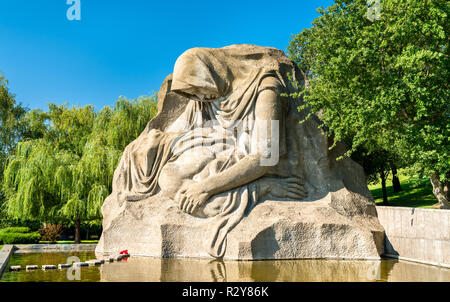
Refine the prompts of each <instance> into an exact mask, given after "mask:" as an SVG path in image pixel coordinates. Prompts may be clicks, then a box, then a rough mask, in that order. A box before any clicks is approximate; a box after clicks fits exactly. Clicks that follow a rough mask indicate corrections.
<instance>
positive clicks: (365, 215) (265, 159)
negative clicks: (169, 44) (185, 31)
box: [97, 45, 384, 259]
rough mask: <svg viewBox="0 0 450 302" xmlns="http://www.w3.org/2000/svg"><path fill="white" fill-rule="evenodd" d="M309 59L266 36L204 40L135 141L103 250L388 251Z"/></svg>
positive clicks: (195, 253) (299, 254)
mask: <svg viewBox="0 0 450 302" xmlns="http://www.w3.org/2000/svg"><path fill="white" fill-rule="evenodd" d="M292 80H297V81H299V80H301V78H299V70H298V69H297V67H296V66H295V64H294V63H293V62H292V61H290V60H289V59H288V58H287V57H286V56H285V55H284V53H283V52H282V51H280V50H277V49H274V48H268V47H260V46H254V45H232V46H228V47H223V48H193V49H190V50H188V51H186V52H185V53H183V54H182V55H181V56H180V57H179V58H178V60H177V61H176V63H175V67H174V72H173V74H172V75H169V76H168V77H167V78H166V80H165V81H164V83H163V85H162V86H161V89H160V91H159V95H158V112H159V113H158V115H157V116H156V117H155V118H154V119H152V120H151V121H150V122H149V123H148V125H147V127H146V129H145V130H144V131H143V132H142V134H141V135H140V136H139V137H138V138H137V139H136V140H135V141H133V142H132V143H130V144H129V145H128V146H127V148H126V149H125V151H124V153H123V156H122V158H121V161H120V163H119V166H118V167H117V169H116V171H115V173H114V179H113V192H112V194H111V195H110V196H109V197H108V198H107V199H106V200H105V202H104V204H103V207H102V212H103V216H104V220H103V234H102V237H101V239H100V242H99V244H98V246H97V252H98V253H101V254H110V253H115V252H117V251H119V250H121V249H124V248H126V249H128V250H129V251H130V254H132V255H146V256H161V257H176V256H182V257H214V258H228V259H271V258H281V259H282V258H326V257H343V258H378V257H379V255H380V253H381V252H382V249H383V236H384V231H383V228H382V227H381V225H380V224H379V222H378V219H377V217H376V210H375V206H374V203H373V199H372V197H371V195H370V192H369V191H368V189H367V186H366V184H365V178H364V173H363V171H362V169H361V167H360V166H359V165H357V164H356V163H354V162H353V161H351V160H350V159H348V158H345V159H343V160H341V161H336V157H337V156H338V155H341V154H342V152H343V148H342V146H340V145H339V144H338V146H337V147H335V148H333V149H332V150H331V151H330V150H328V147H329V146H330V142H329V141H328V139H327V138H326V137H325V136H324V135H323V133H322V132H321V130H320V129H319V127H318V126H319V124H320V122H319V120H318V119H317V117H316V116H314V115H313V117H312V118H310V119H308V120H307V121H306V122H304V123H301V124H300V123H299V121H300V120H303V119H304V118H305V117H306V115H307V114H310V112H308V111H307V110H303V111H301V112H299V111H298V110H297V107H298V106H299V105H300V104H302V100H301V99H298V98H291V96H290V95H291V93H293V92H296V91H297V90H296V87H294V85H293V81H292Z"/></svg>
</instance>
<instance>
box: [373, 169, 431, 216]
mask: <svg viewBox="0 0 450 302" xmlns="http://www.w3.org/2000/svg"><path fill="white" fill-rule="evenodd" d="M399 179H400V184H401V186H402V189H403V191H401V192H398V193H394V189H393V187H392V176H391V175H390V176H389V177H388V180H387V181H386V189H387V195H388V202H389V206H394V207H412V208H425V209H436V208H438V201H437V199H436V197H435V196H434V195H433V192H432V186H431V183H430V180H429V179H419V178H418V177H409V176H405V175H402V174H401V172H400V174H399ZM369 190H370V192H372V195H373V198H374V199H375V203H376V204H377V205H380V206H381V205H383V193H382V191H381V181H380V182H379V183H377V184H373V185H369ZM436 205H437V206H436Z"/></svg>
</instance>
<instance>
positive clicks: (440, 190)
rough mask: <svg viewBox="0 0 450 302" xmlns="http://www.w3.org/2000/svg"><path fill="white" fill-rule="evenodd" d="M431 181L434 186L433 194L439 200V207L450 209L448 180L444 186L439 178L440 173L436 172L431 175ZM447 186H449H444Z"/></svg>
mask: <svg viewBox="0 0 450 302" xmlns="http://www.w3.org/2000/svg"><path fill="white" fill-rule="evenodd" d="M430 182H431V185H432V186H433V194H434V196H436V198H437V200H438V201H439V207H440V208H441V209H450V204H449V199H448V181H446V185H445V186H443V185H442V183H441V180H440V179H439V174H438V173H437V172H434V173H433V174H431V176H430ZM444 187H447V188H444Z"/></svg>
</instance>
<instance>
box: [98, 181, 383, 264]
mask: <svg viewBox="0 0 450 302" xmlns="http://www.w3.org/2000/svg"><path fill="white" fill-rule="evenodd" d="M105 203H106V204H105V205H104V206H106V207H108V209H107V211H104V212H105V213H108V216H106V217H104V224H103V225H104V229H103V234H102V236H101V238H100V241H99V243H98V245H97V248H96V253H97V254H98V255H99V256H100V255H102V256H105V255H110V254H115V253H118V252H120V251H121V250H125V249H126V250H128V252H129V253H130V254H131V255H132V256H153V257H193V258H212V257H211V256H210V255H209V254H208V246H207V244H208V242H209V241H210V239H211V238H210V236H211V234H212V233H211V231H212V230H211V224H210V221H209V219H204V218H196V217H193V216H190V215H187V214H185V213H183V212H181V211H180V210H179V209H178V208H177V206H176V205H175V203H174V202H173V201H172V200H170V199H167V198H165V197H163V196H161V195H159V194H158V195H155V196H152V197H150V198H147V199H145V200H142V201H139V202H124V203H123V205H122V206H120V207H119V206H118V204H117V203H116V202H111V203H107V202H105ZM383 241H384V229H383V227H382V226H381V224H380V223H379V221H378V218H377V214H376V208H375V204H374V203H373V202H371V201H369V200H368V199H367V198H365V197H363V196H362V195H360V194H357V193H353V192H350V191H348V190H347V189H345V188H343V189H341V190H339V191H337V192H330V193H328V194H327V195H326V196H324V197H323V198H316V199H315V200H312V199H310V200H303V201H284V200H279V201H276V200H264V201H261V202H259V203H258V204H257V205H256V206H255V207H254V208H253V209H252V211H251V212H250V213H249V214H248V216H246V217H244V218H243V219H242V220H241V221H240V222H239V224H238V225H237V226H236V227H235V228H234V229H233V230H232V231H231V232H229V233H228V236H227V246H226V253H225V255H224V259H229V260H259V259H311V258H326V259H330V258H342V259H380V255H381V254H382V253H383Z"/></svg>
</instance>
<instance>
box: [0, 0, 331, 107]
mask: <svg viewBox="0 0 450 302" xmlns="http://www.w3.org/2000/svg"><path fill="white" fill-rule="evenodd" d="M331 3H332V1H331V0H327V1H325V0H314V1H302V0H294V1H290V0H286V1H266V0H252V1H250V0H248V1H246V0H227V1H216V0H209V1H203V0H202V1H194V0H192V1H189V0H185V1H177V0H171V1H164V0H160V1H152V0H147V1H137V0H134V1H125V0H121V1H119V0H110V1H107V0H81V20H80V21H69V20H68V19H67V17H66V11H67V9H68V8H69V7H70V5H67V4H66V0H33V1H30V0H14V1H12V0H0V71H2V72H3V73H4V75H5V77H6V78H7V79H8V80H9V87H10V90H11V92H13V93H14V94H16V100H17V101H18V102H21V103H22V104H23V105H25V106H28V107H29V108H32V109H34V108H42V109H44V110H46V109H47V104H48V103H49V102H54V103H56V104H62V103H64V102H68V103H70V104H71V105H82V106H84V105H87V104H94V106H95V107H96V108H97V109H100V108H101V107H103V106H104V105H112V104H114V102H115V101H116V99H117V98H118V97H119V96H121V95H123V96H126V97H128V98H136V97H138V96H140V95H143V94H151V93H152V92H153V91H157V90H158V89H159V86H160V85H161V83H162V81H163V80H164V77H165V76H166V75H168V74H169V73H171V72H172V68H173V64H174V63H175V60H176V59H177V57H178V56H179V55H180V54H181V53H183V51H185V50H186V49H189V48H191V47H196V46H203V47H222V46H227V45H230V44H236V43H249V44H257V45H262V46H272V47H276V48H279V49H283V50H285V49H286V46H287V45H288V43H289V39H290V37H291V35H292V34H295V33H298V32H300V31H301V30H302V29H303V28H305V27H310V24H311V22H312V21H313V20H314V18H315V17H316V16H317V12H316V8H317V7H319V6H324V7H326V6H328V5H331Z"/></svg>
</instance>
